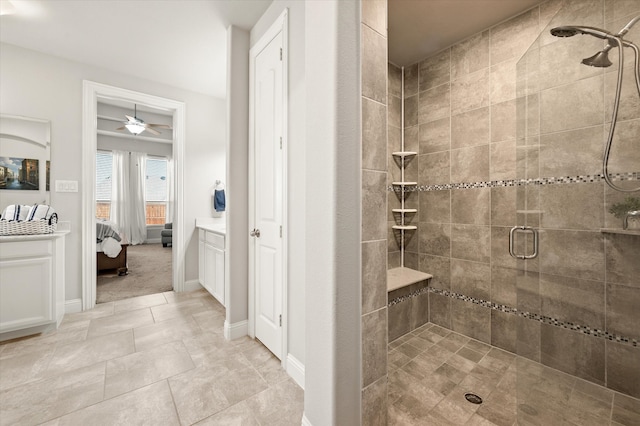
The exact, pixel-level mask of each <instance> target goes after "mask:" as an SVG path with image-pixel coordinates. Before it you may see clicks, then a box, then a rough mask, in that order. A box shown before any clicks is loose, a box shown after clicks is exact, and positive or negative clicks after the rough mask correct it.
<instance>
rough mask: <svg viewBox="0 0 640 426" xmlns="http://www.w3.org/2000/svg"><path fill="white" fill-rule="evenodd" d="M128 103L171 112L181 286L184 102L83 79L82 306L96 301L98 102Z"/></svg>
mask: <svg viewBox="0 0 640 426" xmlns="http://www.w3.org/2000/svg"><path fill="white" fill-rule="evenodd" d="M105 99H108V100H112V101H113V102H118V101H119V102H128V103H135V104H138V105H149V106H153V107H154V108H156V109H158V110H162V111H165V112H166V113H167V114H170V115H172V117H173V119H172V127H173V146H172V150H171V151H172V158H173V167H172V169H173V177H174V179H173V183H172V185H171V190H173V193H174V194H175V196H174V202H175V205H174V207H173V208H172V212H173V230H172V253H171V259H172V265H173V268H172V281H173V289H174V291H177V292H179V291H182V290H183V289H184V253H185V250H186V248H185V240H184V236H183V229H184V226H183V221H184V218H183V204H184V201H183V191H182V186H183V161H184V135H185V129H184V127H185V105H184V103H182V102H178V101H174V100H170V99H165V98H160V97H157V96H152V95H147V94H144V93H140V92H134V91H131V90H126V89H121V88H118V87H113V86H108V85H104V84H100V83H95V82H91V81H84V82H83V121H82V122H83V126H82V130H83V155H82V158H83V162H82V170H83V171H82V176H83V183H84V185H83V190H82V198H83V213H82V218H83V219H82V265H83V270H82V282H83V284H82V293H83V294H82V303H83V309H84V310H87V309H91V308H93V307H94V306H95V304H96V294H97V288H96V281H97V280H96V276H97V261H96V221H95V218H96V152H97V147H98V145H97V133H98V129H97V119H96V117H97V115H98V101H99V100H105Z"/></svg>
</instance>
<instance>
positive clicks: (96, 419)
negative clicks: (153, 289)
mask: <svg viewBox="0 0 640 426" xmlns="http://www.w3.org/2000/svg"><path fill="white" fill-rule="evenodd" d="M223 321H224V308H223V307H222V306H221V305H220V304H219V303H218V302H217V301H215V299H213V298H212V297H211V296H210V295H209V293H207V292H206V291H204V290H202V291H201V290H197V291H193V292H188V293H178V294H176V293H173V292H168V293H160V294H153V295H149V296H141V297H136V298H132V299H126V300H121V301H118V302H111V303H104V304H100V305H97V306H96V308H94V309H92V310H90V311H85V312H82V313H77V314H70V315H65V317H64V320H63V322H62V324H61V326H60V328H59V329H58V330H57V331H55V332H51V333H47V334H42V335H40V336H34V337H29V338H24V339H20V340H15V341H10V342H5V343H3V344H0V425H14V424H19V425H34V424H42V423H44V424H46V425H74V426H75V425H115V424H122V425H132V424H153V425H163V426H165V425H180V424H181V425H191V424H198V425H230V424H242V425H247V426H254V425H258V426H259V425H300V422H301V419H302V409H303V391H302V389H300V387H298V386H297V385H296V384H295V383H294V382H293V381H292V380H291V379H290V378H289V376H288V375H287V374H286V373H285V372H284V371H283V370H282V368H281V366H280V361H279V360H278V359H277V358H275V357H274V356H273V355H272V354H271V353H270V352H269V351H268V350H267V349H266V348H265V347H264V346H262V344H260V343H259V342H258V341H254V340H252V339H250V338H248V337H247V338H242V339H238V340H234V341H232V342H227V341H226V340H225V339H224V337H223V335H222V331H223V328H222V326H223Z"/></svg>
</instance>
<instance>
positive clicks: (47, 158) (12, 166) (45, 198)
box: [0, 114, 51, 208]
mask: <svg viewBox="0 0 640 426" xmlns="http://www.w3.org/2000/svg"><path fill="white" fill-rule="evenodd" d="M50 170H51V122H50V121H49V120H44V119H39V118H32V117H23V116H17V115H9V114H0V207H1V208H4V207H5V206H6V205H9V204H24V205H32V204H35V203H39V204H49V203H50V201H51V197H50V194H51V192H50V183H51V179H50V176H51V174H50Z"/></svg>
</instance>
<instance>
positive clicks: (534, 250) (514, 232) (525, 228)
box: [509, 226, 538, 259]
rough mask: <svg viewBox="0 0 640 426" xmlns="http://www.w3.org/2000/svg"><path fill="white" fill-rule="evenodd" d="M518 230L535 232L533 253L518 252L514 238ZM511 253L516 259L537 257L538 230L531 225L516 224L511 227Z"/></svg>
mask: <svg viewBox="0 0 640 426" xmlns="http://www.w3.org/2000/svg"><path fill="white" fill-rule="evenodd" d="M517 232H524V233H530V234H533V253H531V254H516V252H515V248H514V240H515V234H516V233H517ZM509 254H510V255H511V256H512V257H515V258H516V259H535V258H536V257H538V231H537V230H536V229H534V228H532V227H530V226H514V227H513V228H511V231H509Z"/></svg>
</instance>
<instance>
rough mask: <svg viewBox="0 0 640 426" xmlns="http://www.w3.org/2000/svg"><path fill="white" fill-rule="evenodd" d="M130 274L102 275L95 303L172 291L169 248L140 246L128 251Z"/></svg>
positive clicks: (100, 275) (151, 245)
mask: <svg viewBox="0 0 640 426" xmlns="http://www.w3.org/2000/svg"><path fill="white" fill-rule="evenodd" d="M127 263H128V267H129V274H128V275H123V276H118V274H116V273H115V272H113V273H109V272H107V273H101V274H99V275H98V279H97V287H98V289H97V297H96V302H97V303H106V302H113V301H116V300H122V299H128V298H130V297H137V296H144V295H147V294H154V293H162V292H165V291H169V290H171V289H172V288H173V279H172V273H171V248H170V247H162V244H140V245H137V246H129V247H128V248H127Z"/></svg>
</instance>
